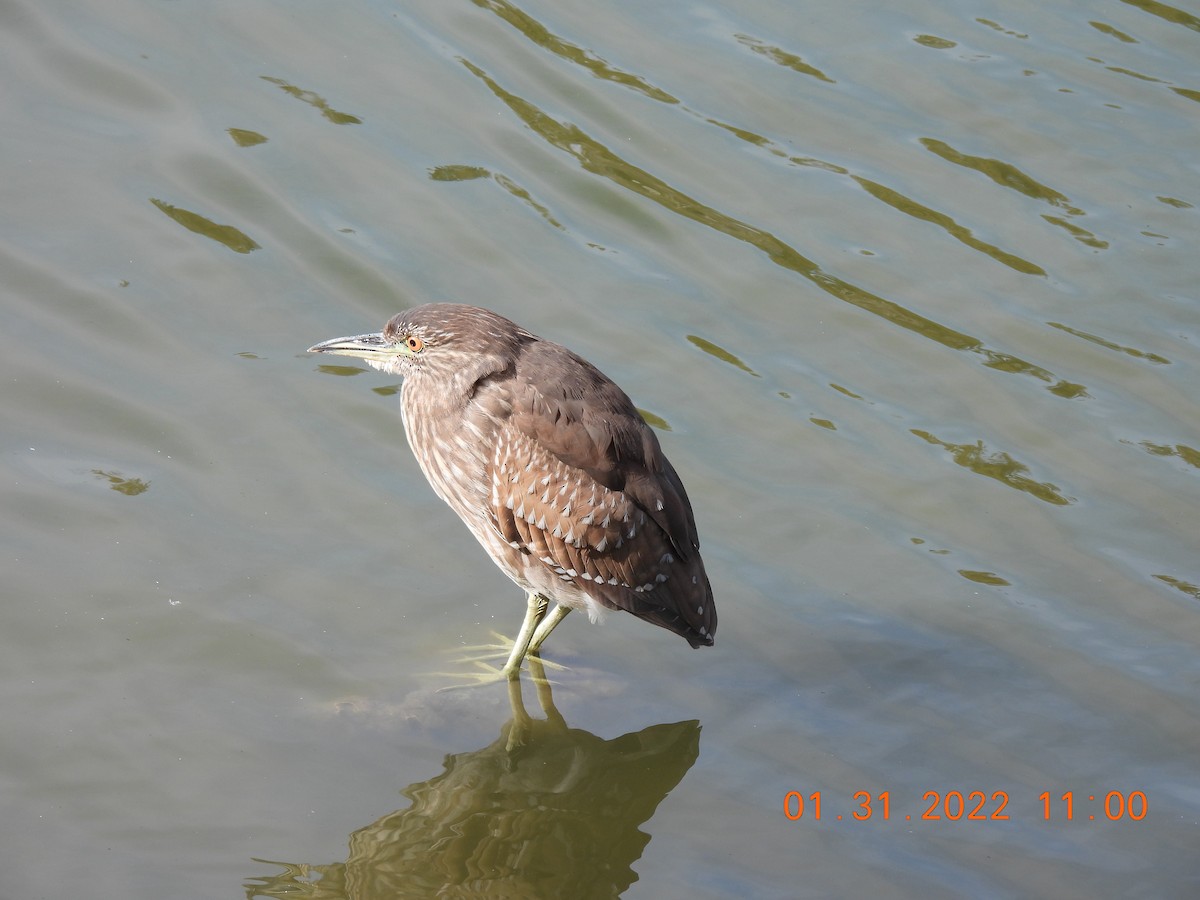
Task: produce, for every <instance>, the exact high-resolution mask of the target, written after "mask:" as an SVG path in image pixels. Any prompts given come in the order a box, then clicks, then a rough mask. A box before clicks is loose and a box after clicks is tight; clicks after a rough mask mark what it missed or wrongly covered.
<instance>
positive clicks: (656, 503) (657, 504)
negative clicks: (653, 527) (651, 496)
mask: <svg viewBox="0 0 1200 900" xmlns="http://www.w3.org/2000/svg"><path fill="white" fill-rule="evenodd" d="M654 508H655V509H657V510H662V508H663V505H662V501H661V500H655V501H654Z"/></svg>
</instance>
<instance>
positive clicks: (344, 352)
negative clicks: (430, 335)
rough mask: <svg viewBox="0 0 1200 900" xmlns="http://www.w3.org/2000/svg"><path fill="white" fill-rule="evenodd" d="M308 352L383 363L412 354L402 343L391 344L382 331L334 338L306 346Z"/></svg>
mask: <svg viewBox="0 0 1200 900" xmlns="http://www.w3.org/2000/svg"><path fill="white" fill-rule="evenodd" d="M308 352H309V353H333V354H335V355H337V356H357V357H359V358H360V359H366V360H369V361H370V362H372V363H383V362H388V361H389V360H393V359H396V358H397V357H401V356H412V352H411V351H410V350H409V349H408V347H406V346H405V345H404V344H403V343H397V344H393V343H391V342H390V341H388V340H386V339H385V338H384V336H383V334H382V333H376V334H359V335H355V336H354V337H340V338H334V339H333V340H331V341H322V342H321V343H319V344H315V345H314V346H312V347H309V348H308Z"/></svg>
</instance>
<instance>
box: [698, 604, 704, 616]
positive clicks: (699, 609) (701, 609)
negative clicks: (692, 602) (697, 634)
mask: <svg viewBox="0 0 1200 900" xmlns="http://www.w3.org/2000/svg"><path fill="white" fill-rule="evenodd" d="M696 615H698V616H702V615H704V607H703V606H697V607H696Z"/></svg>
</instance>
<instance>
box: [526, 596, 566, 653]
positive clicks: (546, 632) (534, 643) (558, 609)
mask: <svg viewBox="0 0 1200 900" xmlns="http://www.w3.org/2000/svg"><path fill="white" fill-rule="evenodd" d="M570 611H571V607H569V606H563V605H562V604H561V603H559V604H557V605H556V606H555V607H554V609H552V610H551V611H550V615H548V616H546V617H545V618H544V619H542V621H541V623H540V624H539V625H538V627H537V631H535V632H534V633H533V638H532V639H531V640H530V641H529V651H528V652H530V653H536V652H537V651H538V650H541V649H542V644H544V643H545V642H546V638H548V637H550V632H552V631H553V630H554V629H555V628H557V627H558V623H559V622H561V621H562V620H563V619H565V618H566V617H567V613H569V612H570Z"/></svg>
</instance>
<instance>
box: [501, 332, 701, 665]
mask: <svg viewBox="0 0 1200 900" xmlns="http://www.w3.org/2000/svg"><path fill="white" fill-rule="evenodd" d="M508 374H509V377H507V378H505V382H506V385H505V386H506V387H507V388H509V390H510V391H511V395H510V398H511V401H512V409H511V413H510V414H509V415H508V417H507V418H506V420H505V421H504V422H503V423H502V424H501V426H500V433H499V434H498V435H497V442H496V453H495V456H494V458H493V462H492V471H491V472H490V473H489V476H490V481H491V484H492V492H491V500H492V513H493V517H494V521H495V524H496V527H497V530H498V531H499V532H500V534H501V535H503V536H504V539H505V540H506V541H508V542H509V543H510V544H516V545H517V546H518V547H519V548H520V549H522V550H523V551H526V552H528V553H529V554H530V555H531V556H532V557H534V558H535V559H537V560H539V561H540V562H541V563H542V564H543V565H546V566H547V567H548V568H549V569H550V570H552V571H554V572H555V573H556V574H557V575H558V576H559V577H560V578H562V579H563V580H567V581H571V582H573V583H574V584H575V585H577V586H578V587H580V588H581V589H582V590H584V591H585V592H586V593H588V594H589V595H590V596H592V597H594V598H595V599H597V600H599V601H600V602H601V603H602V604H603V605H605V606H607V607H609V608H613V609H624V610H627V611H629V612H631V613H633V614H634V615H636V616H638V617H639V618H642V619H646V620H647V621H650V622H653V623H654V624H656V625H661V626H662V627H664V628H667V629H669V630H671V631H674V632H675V633H677V634H680V635H682V636H683V637H684V638H686V639H687V640H688V641H689V642H690V643H691V644H692V646H700V645H702V644H711V643H712V641H713V632H714V631H715V630H716V624H717V619H716V609H715V606H714V604H713V600H712V590H711V588H710V587H709V583H708V578H707V576H706V575H705V572H704V564H703V562H702V561H701V559H700V554H699V546H700V544H699V540H698V538H697V536H696V525H695V521H694V519H693V517H692V514H691V508H690V505H689V504H688V500H687V494H686V492H685V491H684V489H683V484H682V483H681V482H680V480H679V476H678V475H676V473H675V470H674V469H673V468H672V467H671V464H670V463H669V462H668V461H667V459H666V458H665V457H664V456H663V454H662V450H661V448H660V447H659V444H658V439H657V437H655V435H654V432H653V431H651V430H650V428H649V426H648V425H646V423H645V422H644V421H643V420H642V418H641V416H640V415H638V412H637V410H636V409H635V408H634V406H633V403H632V402H631V401H630V400H629V398H628V397H627V396H626V395H625V393H624V392H623V391H622V390H621V389H620V388H619V387H617V386H616V385H615V384H613V382H612V381H610V380H609V379H608V378H607V377H605V376H604V375H603V374H602V373H601V372H600V371H599V370H598V369H596V368H595V367H594V366H592V365H590V364H589V363H588V362H586V361H585V360H583V359H581V358H580V357H578V356H576V355H575V354H573V353H571V352H570V351H569V350H566V349H565V348H563V347H560V346H558V345H557V344H551V343H549V342H546V341H540V340H532V341H530V342H528V343H526V344H525V345H524V346H523V348H522V352H521V353H520V354H519V356H518V362H517V366H516V371H515V376H516V377H511V375H512V374H513V373H511V372H510V373H508ZM584 397H586V398H587V402H586V404H585V403H584V402H583V398H584Z"/></svg>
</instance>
